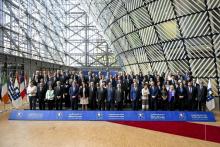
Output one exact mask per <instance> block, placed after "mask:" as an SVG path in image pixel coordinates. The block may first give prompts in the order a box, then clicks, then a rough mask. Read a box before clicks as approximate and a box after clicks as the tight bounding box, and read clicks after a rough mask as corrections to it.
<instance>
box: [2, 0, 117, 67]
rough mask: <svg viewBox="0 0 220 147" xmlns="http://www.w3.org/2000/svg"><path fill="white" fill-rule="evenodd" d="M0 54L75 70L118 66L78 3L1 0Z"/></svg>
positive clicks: (52, 0)
mask: <svg viewBox="0 0 220 147" xmlns="http://www.w3.org/2000/svg"><path fill="white" fill-rule="evenodd" d="M0 52H1V53H5V54H11V55H16V56H20V57H24V58H30V59H37V60H40V61H47V62H51V63H56V64H61V65H67V66H74V67H90V66H103V67H109V66H110V67H111V66H117V63H116V60H115V55H114V54H113V51H112V49H110V48H109V46H108V45H107V43H106V41H105V40H104V38H103V37H102V34H101V32H100V31H98V29H97V28H96V27H95V24H94V23H93V21H92V20H91V19H90V18H89V17H88V15H87V14H86V12H85V11H84V9H83V8H81V5H80V1H78V0H0Z"/></svg>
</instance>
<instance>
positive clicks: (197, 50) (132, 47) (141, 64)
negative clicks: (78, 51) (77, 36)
mask: <svg viewBox="0 0 220 147" xmlns="http://www.w3.org/2000/svg"><path fill="white" fill-rule="evenodd" d="M83 2H84V3H85V4H84V5H85V6H86V7H85V9H86V11H87V12H88V14H90V15H91V16H92V17H93V19H94V21H95V22H96V24H97V25H98V28H99V29H100V30H102V31H103V33H104V34H105V36H104V37H105V38H106V39H107V40H108V42H109V45H110V47H111V48H113V49H115V52H116V54H117V55H116V57H117V58H118V60H119V62H120V64H121V65H122V67H124V70H126V71H127V72H131V71H134V72H135V73H138V72H140V71H142V72H143V73H145V74H146V73H148V72H149V71H150V72H152V71H157V72H158V73H162V72H165V73H168V72H172V73H176V72H177V71H179V72H192V74H193V76H194V77H196V78H199V79H201V80H203V81H204V82H206V83H207V81H208V79H211V82H212V85H213V88H214V91H215V94H217V93H218V91H219V90H218V89H217V88H218V87H219V83H220V78H219V77H220V34H219V33H220V17H219V16H220V0H83Z"/></svg>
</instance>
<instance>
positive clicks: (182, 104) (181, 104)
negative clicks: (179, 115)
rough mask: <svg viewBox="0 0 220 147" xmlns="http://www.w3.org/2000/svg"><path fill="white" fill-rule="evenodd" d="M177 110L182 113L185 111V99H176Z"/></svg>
mask: <svg viewBox="0 0 220 147" xmlns="http://www.w3.org/2000/svg"><path fill="white" fill-rule="evenodd" d="M178 109H179V110H180V111H183V110H184V109H185V99H183V98H182V99H178Z"/></svg>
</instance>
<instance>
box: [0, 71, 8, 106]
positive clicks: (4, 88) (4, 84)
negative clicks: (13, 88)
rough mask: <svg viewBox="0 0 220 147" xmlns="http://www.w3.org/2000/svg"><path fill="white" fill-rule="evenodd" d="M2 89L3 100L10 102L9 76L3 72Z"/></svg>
mask: <svg viewBox="0 0 220 147" xmlns="http://www.w3.org/2000/svg"><path fill="white" fill-rule="evenodd" d="M1 82H2V91H1V96H2V101H3V102H4V103H5V104H7V103H8V102H9V95H8V87H7V85H8V84H7V77H6V74H5V73H3V75H2V80H1Z"/></svg>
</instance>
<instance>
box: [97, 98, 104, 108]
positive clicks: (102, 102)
mask: <svg viewBox="0 0 220 147" xmlns="http://www.w3.org/2000/svg"><path fill="white" fill-rule="evenodd" d="M98 109H99V110H105V101H104V100H101V101H98Z"/></svg>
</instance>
